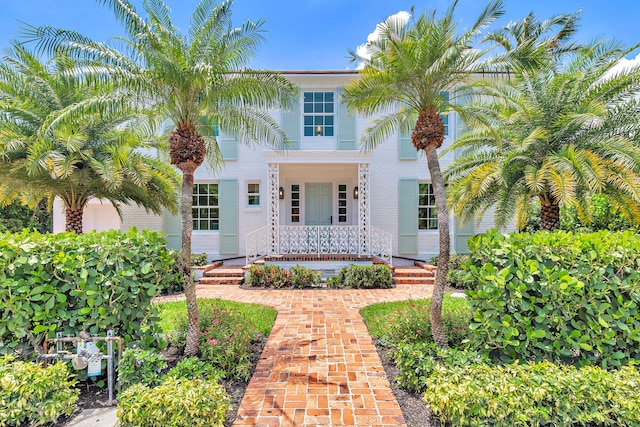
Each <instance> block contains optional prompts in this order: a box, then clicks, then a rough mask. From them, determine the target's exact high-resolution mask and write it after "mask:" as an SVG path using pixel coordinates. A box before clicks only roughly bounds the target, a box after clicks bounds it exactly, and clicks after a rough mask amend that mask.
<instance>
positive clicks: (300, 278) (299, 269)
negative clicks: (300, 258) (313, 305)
mask: <svg viewBox="0 0 640 427" xmlns="http://www.w3.org/2000/svg"><path fill="white" fill-rule="evenodd" d="M289 272H290V273H291V285H292V286H293V287H294V288H296V289H304V288H310V287H313V286H318V285H319V284H320V283H322V272H320V271H316V270H312V269H310V268H307V267H303V266H301V265H297V264H296V265H294V266H293V267H291V269H290V270H289Z"/></svg>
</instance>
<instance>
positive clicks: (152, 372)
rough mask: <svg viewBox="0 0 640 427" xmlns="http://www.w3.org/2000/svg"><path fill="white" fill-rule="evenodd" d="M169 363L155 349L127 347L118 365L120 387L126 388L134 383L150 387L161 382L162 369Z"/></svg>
mask: <svg viewBox="0 0 640 427" xmlns="http://www.w3.org/2000/svg"><path fill="white" fill-rule="evenodd" d="M166 367H167V363H166V362H165V361H164V359H163V358H162V356H161V355H160V354H158V353H156V352H155V351H153V350H143V349H141V348H127V349H126V350H125V351H124V352H123V353H122V359H121V360H120V364H119V365H118V381H119V382H120V387H122V389H126V388H128V387H131V386H132V385H134V384H139V383H140V384H144V385H147V386H150V387H153V386H156V385H158V384H159V383H160V379H161V377H162V370H163V369H165V368H166Z"/></svg>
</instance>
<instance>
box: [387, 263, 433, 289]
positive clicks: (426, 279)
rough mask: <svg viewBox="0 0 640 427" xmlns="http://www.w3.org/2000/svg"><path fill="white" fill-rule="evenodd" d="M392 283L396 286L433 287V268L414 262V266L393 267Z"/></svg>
mask: <svg viewBox="0 0 640 427" xmlns="http://www.w3.org/2000/svg"><path fill="white" fill-rule="evenodd" d="M418 264H420V265H418ZM393 283H395V284H396V285H433V284H434V283H435V267H433V266H431V265H427V264H424V263H422V262H416V265H414V266H406V267H404V266H403V267H395V268H394V269H393Z"/></svg>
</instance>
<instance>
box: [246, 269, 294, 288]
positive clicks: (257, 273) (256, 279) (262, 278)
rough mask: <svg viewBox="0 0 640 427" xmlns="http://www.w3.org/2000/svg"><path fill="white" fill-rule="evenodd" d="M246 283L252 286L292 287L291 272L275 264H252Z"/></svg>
mask: <svg viewBox="0 0 640 427" xmlns="http://www.w3.org/2000/svg"><path fill="white" fill-rule="evenodd" d="M245 284H246V285H247V286H249V287H252V288H275V289H282V288H290V287H291V284H292V282H291V273H289V271H288V270H286V269H284V268H281V267H279V266H277V265H275V264H264V265H252V266H251V267H249V275H248V277H247V280H246V281H245Z"/></svg>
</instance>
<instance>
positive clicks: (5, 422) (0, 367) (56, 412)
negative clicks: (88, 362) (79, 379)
mask: <svg viewBox="0 0 640 427" xmlns="http://www.w3.org/2000/svg"><path fill="white" fill-rule="evenodd" d="M74 385H75V381H73V380H71V379H70V375H69V369H68V365H67V364H66V363H54V364H50V365H49V366H47V367H46V368H45V367H44V366H43V365H41V364H39V363H33V362H21V361H15V360H14V358H13V357H11V356H0V426H3V427H4V426H20V425H30V426H38V425H44V424H48V423H55V422H56V421H57V420H58V418H60V417H61V416H63V415H67V416H68V415H71V414H72V413H73V406H74V404H75V403H76V401H77V400H78V394H79V391H78V390H77V389H75V388H74Z"/></svg>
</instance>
